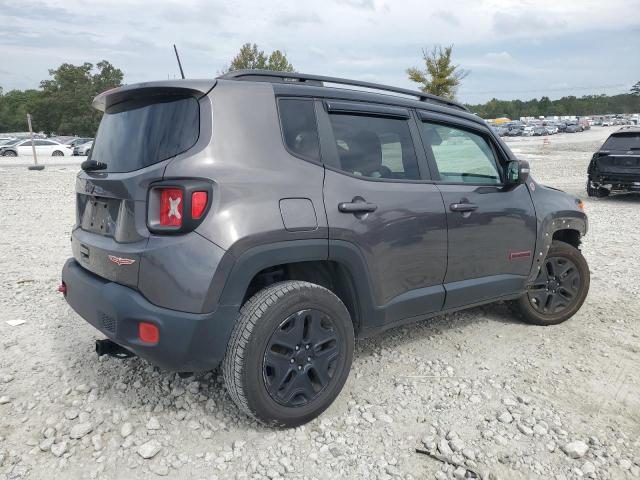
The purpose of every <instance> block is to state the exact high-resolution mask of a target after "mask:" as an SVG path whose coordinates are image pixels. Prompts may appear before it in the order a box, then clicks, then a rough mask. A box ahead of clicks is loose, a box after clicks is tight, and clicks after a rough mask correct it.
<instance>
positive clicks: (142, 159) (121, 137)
mask: <svg viewBox="0 0 640 480" xmlns="http://www.w3.org/2000/svg"><path fill="white" fill-rule="evenodd" d="M199 135H200V109H199V105H198V100H197V99H196V98H195V97H167V98H157V97H152V98H143V99H134V100H128V101H125V102H122V103H119V104H117V105H114V106H112V107H110V108H108V109H107V111H106V112H105V113H104V115H103V117H102V121H101V122H100V127H99V128H98V133H97V135H96V139H95V141H94V145H93V149H92V151H91V158H92V159H93V160H97V161H99V162H104V163H106V164H107V169H106V171H107V172H131V171H134V170H138V169H140V168H144V167H147V166H149V165H153V164H154V163H158V162H161V161H163V160H166V159H168V158H171V157H174V156H176V155H178V154H180V153H182V152H185V151H186V150H188V149H189V148H191V147H193V145H195V143H196V142H197V141H198V137H199Z"/></svg>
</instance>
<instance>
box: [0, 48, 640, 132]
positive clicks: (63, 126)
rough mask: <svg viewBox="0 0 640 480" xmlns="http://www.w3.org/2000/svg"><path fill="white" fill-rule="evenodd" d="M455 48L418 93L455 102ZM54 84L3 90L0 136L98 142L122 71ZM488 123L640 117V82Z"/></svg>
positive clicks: (530, 106)
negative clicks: (103, 106)
mask: <svg viewBox="0 0 640 480" xmlns="http://www.w3.org/2000/svg"><path fill="white" fill-rule="evenodd" d="M452 54H453V45H449V46H447V47H441V46H438V45H437V46H435V47H433V48H432V49H430V50H427V49H425V50H423V51H422V61H423V62H424V67H423V68H422V69H421V68H417V67H412V68H408V69H407V70H406V74H407V76H408V78H409V80H411V81H412V82H415V83H417V84H418V88H419V89H420V90H421V91H423V92H425V93H431V94H434V95H439V96H443V97H447V98H455V96H456V92H457V90H458V88H459V86H460V84H461V82H462V80H463V79H464V78H465V77H466V76H467V75H469V73H470V72H469V71H467V70H464V69H462V68H461V67H460V66H459V65H455V64H454V63H453V59H452ZM241 69H266V70H275V71H284V72H295V67H294V66H293V64H292V63H291V62H290V61H289V60H288V59H287V56H286V54H285V53H284V52H282V51H280V50H274V51H272V52H270V53H265V52H264V51H263V50H260V49H259V48H258V46H257V45H256V44H255V43H253V44H251V43H245V44H244V45H242V47H241V48H240V50H239V52H238V53H237V54H236V56H235V57H234V58H233V59H232V61H231V63H230V64H229V65H228V66H227V67H225V68H224V69H223V71H222V72H220V73H227V72H229V71H233V70H241ZM49 75H50V77H51V78H49V79H47V80H43V81H42V82H40V88H38V89H29V90H11V91H9V92H6V93H4V92H3V91H2V87H0V132H17V131H24V130H25V129H26V115H27V113H31V114H32V116H33V128H34V130H35V131H38V132H40V131H42V132H45V133H48V134H57V135H82V136H94V135H95V133H96V131H97V129H98V125H99V123H100V119H101V117H102V113H101V112H99V111H97V110H95V109H93V108H92V107H91V101H92V100H93V98H94V97H95V96H96V95H98V94H99V93H101V92H103V91H105V90H108V89H110V88H114V87H118V86H120V85H122V80H123V78H124V75H123V73H122V70H120V69H119V68H116V67H114V66H113V65H112V64H111V63H109V62H108V61H106V60H103V61H101V62H98V63H97V64H96V65H95V66H94V65H93V64H91V63H83V64H82V65H71V64H69V63H64V64H62V65H60V67H58V68H56V69H54V70H49ZM467 107H468V108H469V110H471V111H472V112H474V113H476V114H478V115H479V116H481V117H482V118H496V117H501V116H507V117H510V118H519V117H524V116H536V117H537V116H549V115H590V114H607V113H637V112H640V82H638V83H636V84H635V85H634V86H633V87H632V88H631V91H630V92H629V93H628V94H621V95H613V96H607V95H585V96H582V97H580V98H578V97H575V96H567V97H562V98H560V99H558V100H551V99H549V97H541V98H540V99H533V100H526V101H523V100H498V99H495V98H494V99H492V100H490V101H488V102H486V103H483V104H478V105H467Z"/></svg>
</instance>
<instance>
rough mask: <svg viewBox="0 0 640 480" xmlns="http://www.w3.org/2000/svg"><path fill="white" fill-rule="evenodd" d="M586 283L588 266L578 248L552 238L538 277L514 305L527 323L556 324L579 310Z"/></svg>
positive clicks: (584, 294) (586, 290)
mask: <svg viewBox="0 0 640 480" xmlns="http://www.w3.org/2000/svg"><path fill="white" fill-rule="evenodd" d="M589 282H590V273H589V265H588V264H587V261H586V260H585V258H584V257H583V256H582V253H581V252H580V250H578V249H577V248H575V247H573V246H571V245H569V244H568V243H564V242H560V241H557V240H556V241H554V242H553V243H552V244H551V248H550V249H549V252H548V253H547V258H546V259H545V261H544V264H543V265H542V268H541V270H540V273H539V274H538V277H537V278H536V280H535V281H534V282H533V284H532V285H531V287H530V288H529V289H528V290H527V293H525V294H524V295H523V296H522V297H520V298H519V299H518V300H516V301H515V302H514V306H515V307H516V310H517V312H519V313H520V315H521V316H522V318H523V320H524V321H526V322H528V323H532V324H534V325H544V326H546V325H557V324H558V323H562V322H564V321H565V320H568V319H569V318H571V317H572V316H573V315H575V313H576V312H577V311H578V310H579V309H580V307H581V306H582V304H583V303H584V300H585V299H586V298H587V293H589Z"/></svg>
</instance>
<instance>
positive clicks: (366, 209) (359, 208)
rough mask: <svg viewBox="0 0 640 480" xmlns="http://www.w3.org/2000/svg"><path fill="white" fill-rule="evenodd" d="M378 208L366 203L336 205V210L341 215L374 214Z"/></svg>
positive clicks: (373, 204)
mask: <svg viewBox="0 0 640 480" xmlns="http://www.w3.org/2000/svg"><path fill="white" fill-rule="evenodd" d="M377 209H378V206H377V205H376V204H375V203H368V202H342V203H339V204H338V210H339V211H340V212H342V213H371V212H375V211H376V210H377Z"/></svg>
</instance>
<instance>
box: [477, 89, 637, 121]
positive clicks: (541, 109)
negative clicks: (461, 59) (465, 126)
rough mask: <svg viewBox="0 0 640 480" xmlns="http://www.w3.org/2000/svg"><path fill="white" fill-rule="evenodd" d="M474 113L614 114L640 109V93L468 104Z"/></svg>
mask: <svg viewBox="0 0 640 480" xmlns="http://www.w3.org/2000/svg"><path fill="white" fill-rule="evenodd" d="M466 107H467V108H468V109H469V110H470V111H472V112H473V113H475V114H477V115H479V116H480V117H482V118H498V117H509V118H514V119H515V118H520V117H539V116H544V117H547V116H552V115H558V116H564V115H578V116H584V115H605V114H611V113H638V112H640V94H633V93H623V94H620V95H583V96H582V97H575V96H567V97H562V98H560V99H557V100H551V99H550V98H549V97H541V98H540V99H537V98H534V99H533V100H498V99H497V98H494V99H492V100H489V101H488V102H487V103H482V104H478V105H466Z"/></svg>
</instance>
